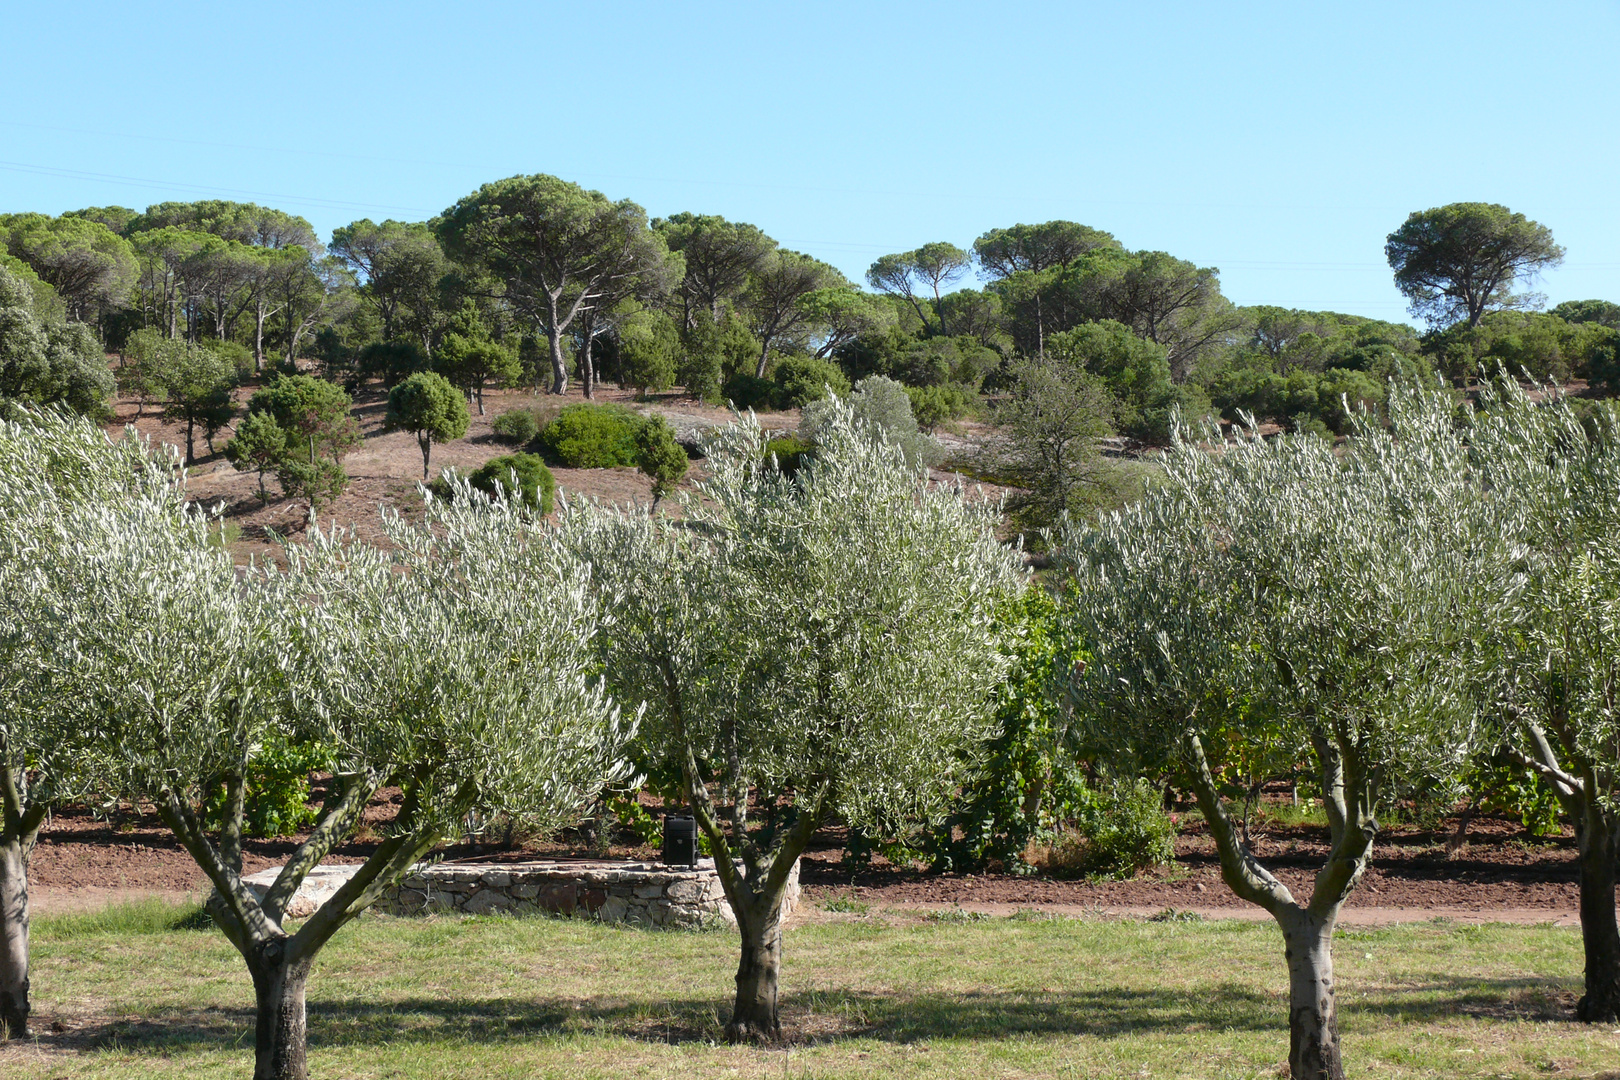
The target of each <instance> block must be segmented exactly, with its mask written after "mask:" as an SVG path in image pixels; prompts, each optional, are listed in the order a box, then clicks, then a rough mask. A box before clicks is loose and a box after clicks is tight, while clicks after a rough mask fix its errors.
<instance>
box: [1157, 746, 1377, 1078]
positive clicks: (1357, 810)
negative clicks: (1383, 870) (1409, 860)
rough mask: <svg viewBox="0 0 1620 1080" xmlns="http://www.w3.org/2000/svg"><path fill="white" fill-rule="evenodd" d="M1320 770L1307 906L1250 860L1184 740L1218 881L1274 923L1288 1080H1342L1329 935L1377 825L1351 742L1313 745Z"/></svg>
mask: <svg viewBox="0 0 1620 1080" xmlns="http://www.w3.org/2000/svg"><path fill="white" fill-rule="evenodd" d="M1312 741H1313V744H1314V747H1315V750H1316V754H1317V758H1318V760H1319V761H1320V762H1321V765H1322V802H1323V804H1324V806H1325V808H1326V810H1327V818H1328V831H1329V833H1330V836H1331V840H1332V848H1331V850H1330V851H1329V854H1328V859H1327V863H1326V864H1325V865H1324V866H1323V867H1322V869H1321V870H1320V871H1318V872H1317V875H1316V881H1315V883H1314V884H1313V887H1312V889H1311V899H1310V902H1309V903H1308V904H1301V903H1299V902H1298V901H1296V900H1295V899H1294V896H1293V894H1292V893H1291V892H1290V891H1289V890H1288V887H1287V886H1286V885H1284V884H1283V883H1282V882H1281V881H1279V880H1277V878H1276V877H1274V876H1273V875H1272V874H1271V872H1270V871H1268V870H1267V869H1266V868H1265V867H1264V866H1262V865H1260V862H1259V861H1258V860H1257V859H1255V858H1254V856H1253V855H1252V854H1251V853H1250V852H1249V849H1248V848H1247V846H1246V845H1244V844H1243V842H1242V840H1241V839H1240V837H1239V834H1238V830H1237V828H1236V826H1235V825H1234V824H1233V823H1232V820H1231V818H1230V817H1228V816H1227V813H1226V808H1225V807H1224V806H1223V805H1222V803H1221V798H1220V791H1219V789H1218V788H1217V787H1216V784H1215V779H1214V776H1213V775H1212V774H1211V772H1210V769H1209V762H1208V761H1207V759H1206V758H1205V756H1204V748H1203V744H1202V742H1201V741H1200V740H1199V738H1198V736H1197V735H1196V734H1194V733H1191V732H1189V733H1188V734H1187V736H1186V740H1185V746H1184V749H1185V758H1186V763H1187V770H1186V772H1187V778H1188V780H1189V781H1190V786H1191V788H1192V790H1193V792H1194V794H1195V795H1196V797H1197V799H1198V808H1199V810H1200V812H1201V813H1202V814H1203V816H1204V820H1205V821H1206V822H1208V824H1209V829H1210V833H1211V835H1212V836H1213V837H1214V839H1215V848H1216V851H1217V852H1218V853H1219V855H1220V860H1221V877H1222V879H1223V880H1225V882H1226V883H1227V885H1228V886H1229V887H1230V888H1231V890H1232V891H1233V892H1234V893H1235V894H1237V895H1238V896H1239V897H1241V898H1243V899H1244V900H1247V901H1249V902H1250V903H1252V904H1255V905H1257V906H1259V907H1261V908H1263V909H1265V910H1266V911H1267V912H1269V913H1270V914H1271V917H1272V918H1273V919H1275V920H1277V925H1278V927H1279V928H1280V929H1281V930H1282V934H1283V954H1284V956H1285V957H1286V958H1287V961H1288V987H1289V1004H1288V1067H1289V1070H1290V1075H1292V1076H1293V1077H1294V1080H1307V1078H1308V1080H1343V1077H1344V1059H1343V1056H1342V1054H1341V1052H1340V1048H1339V1020H1338V1005H1337V1001H1336V996H1335V987H1334V978H1333V929H1334V926H1335V925H1336V923H1337V922H1338V917H1339V908H1340V907H1341V906H1342V905H1343V903H1344V900H1345V898H1346V897H1347V896H1349V895H1350V893H1351V891H1352V890H1353V889H1354V888H1355V887H1356V883H1357V882H1358V881H1359V880H1360V879H1361V873H1362V871H1363V870H1364V869H1365V868H1366V865H1367V857H1368V854H1369V853H1370V852H1371V850H1372V843H1373V838H1374V837H1375V836H1376V835H1377V832H1378V822H1377V820H1376V819H1375V818H1374V817H1373V814H1372V805H1373V794H1374V790H1375V781H1374V778H1373V777H1372V776H1371V775H1370V774H1369V772H1368V770H1366V769H1364V768H1362V766H1361V762H1360V761H1359V759H1358V758H1357V757H1356V755H1355V752H1354V747H1353V746H1352V745H1349V740H1340V739H1331V740H1330V739H1329V738H1327V737H1326V736H1320V737H1317V738H1315V739H1313V740H1312Z"/></svg>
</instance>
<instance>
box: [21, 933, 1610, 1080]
mask: <svg viewBox="0 0 1620 1080" xmlns="http://www.w3.org/2000/svg"><path fill="white" fill-rule="evenodd" d="M184 916H185V913H184V912H177V911H176V910H175V909H172V908H164V907H163V906H162V905H155V904H152V905H145V906H143V907H142V908H140V909H125V910H123V911H115V912H111V913H106V914H103V915H100V916H95V917H88V916H72V917H63V918H59V919H50V918H44V919H40V920H39V921H38V926H37V931H36V949H35V951H36V974H35V980H34V985H35V987H36V993H37V995H38V996H37V1005H36V1019H37V1021H38V1022H37V1024H36V1031H37V1035H36V1037H35V1038H34V1039H32V1040H30V1041H28V1042H24V1043H14V1044H11V1045H9V1046H7V1047H4V1048H0V1075H4V1076H6V1077H8V1078H10V1077H19V1078H36V1077H37V1078H41V1080H44V1078H56V1077H63V1078H71V1080H78V1078H85V1077H120V1078H122V1077H135V1078H141V1077H176V1078H181V1077H183V1078H185V1080H206V1078H211V1077H226V1076H239V1075H242V1073H243V1071H244V1070H245V1069H246V1068H247V1066H248V1062H249V1061H250V1058H251V1042H252V1033H251V1023H252V1008H251V1005H252V999H251V993H250V987H249V984H248V979H247V975H246V972H245V970H244V969H243V967H242V965H241V962H240V960H239V959H238V958H237V957H236V955H235V953H234V952H233V951H232V950H231V948H230V947H229V946H228V945H227V944H226V943H225V941H224V939H223V938H222V937H221V936H220V935H219V934H218V933H217V932H214V931H212V930H192V929H178V928H176V926H177V925H193V924H194V923H189V922H187V920H186V919H185V918H184ZM734 950H735V942H734V941H733V938H732V935H731V934H730V933H727V932H704V933H690V932H664V933H660V932H645V931H635V930H627V929H622V928H615V927H605V926H598V925H595V924H589V923H582V922H567V921H557V920H546V919H527V920H524V919H509V918H438V919H428V920H405V919H391V918H384V917H368V918H366V919H363V920H361V922H359V923H358V924H356V925H355V926H353V927H351V928H350V929H349V930H347V931H345V932H344V933H343V934H342V935H340V936H339V938H338V939H337V940H336V941H334V942H333V943H332V945H331V946H330V947H329V949H328V951H327V953H326V954H324V955H323V958H322V960H321V962H320V965H319V968H318V970H317V971H316V973H315V975H314V977H313V978H312V980H311V983H310V1003H309V1004H310V1045H311V1055H310V1062H311V1068H312V1073H313V1075H315V1076H317V1077H345V1078H350V1077H352V1078H373V1077H375V1078H382V1077H391V1076H401V1077H404V1076H409V1077H415V1076H429V1075H431V1076H446V1077H525V1078H527V1077H534V1076H542V1077H544V1076H558V1077H562V1076H568V1077H620V1076H649V1077H652V1076H658V1077H710V1076H716V1075H734V1076H739V1077H761V1078H765V1077H781V1076H784V1075H785V1076H789V1077H795V1078H797V1077H879V1076H883V1077H888V1076H901V1077H919V1078H921V1077H957V1076H964V1075H973V1076H982V1077H1067V1076H1073V1077H1088V1078H1089V1077H1121V1078H1123V1077H1138V1076H1143V1075H1147V1076H1170V1077H1188V1078H1194V1077H1196V1078H1201V1080H1202V1078H1218V1077H1231V1078H1236V1077H1244V1078H1252V1077H1257V1076H1265V1077H1271V1076H1275V1075H1277V1068H1278V1065H1279V1063H1280V1062H1281V1061H1282V1060H1283V1057H1284V1055H1285V1050H1286V1042H1287V1031H1286V1027H1285V1023H1284V1021H1285V1015H1284V1012H1285V1008H1286V1004H1285V996H1284V983H1283V980H1282V956H1281V943H1280V940H1279V939H1278V937H1277V935H1276V933H1275V931H1274V930H1272V929H1271V928H1270V927H1269V926H1265V925H1263V924H1252V923H1240V922H1237V921H1211V922H1205V923H1183V922H1162V923H1151V922H1146V921H1142V922H1133V921H1113V920H1095V919H1052V918H1049V917H1045V916H1044V915H1042V914H1041V913H1039V912H1034V913H1031V914H1022V913H1021V914H1020V915H1019V916H1016V917H1013V918H996V919H989V920H974V921H962V922H958V921H953V920H940V919H934V920H922V919H901V918H895V917H891V916H889V915H888V914H886V913H885V912H882V911H873V912H871V913H869V914H865V915H863V916H862V917H858V918H842V919H833V920H827V921H820V922H806V923H799V924H796V925H793V926H790V928H789V930H788V935H787V946H786V951H785V963H784V969H783V992H784V995H783V1006H784V1009H783V1011H784V1020H785V1022H786V1026H787V1028H788V1030H789V1031H790V1033H791V1041H790V1044H789V1045H788V1046H787V1047H786V1048H784V1049H777V1050H757V1049H751V1048H734V1047H727V1046H724V1045H721V1044H719V1043H718V1039H719V1036H720V1031H721V1028H722V1026H723V1023H724V1020H725V1017H726V1014H727V1012H728V1010H729V995H728V993H727V991H728V989H729V987H730V984H731V975H732V972H733V969H734V965H735V952H734ZM1337 951H1338V968H1339V977H1340V983H1339V985H1340V992H1341V995H1342V996H1341V1008H1342V1013H1343V1028H1344V1037H1345V1045H1346V1048H1347V1064H1348V1065H1349V1066H1350V1067H1351V1069H1352V1070H1353V1071H1354V1072H1355V1073H1357V1074H1359V1075H1373V1076H1381V1077H1419V1076H1423V1077H1429V1076H1479V1075H1486V1076H1498V1075H1505V1076H1513V1077H1521V1076H1523V1077H1529V1076H1547V1075H1559V1076H1587V1077H1591V1076H1600V1075H1603V1074H1604V1070H1605V1069H1612V1064H1611V1063H1612V1062H1614V1061H1615V1060H1616V1059H1617V1058H1620V1033H1616V1032H1615V1031H1614V1030H1612V1029H1610V1028H1590V1027H1586V1026H1584V1025H1578V1024H1574V1023H1570V1022H1569V1021H1568V1020H1567V1019H1566V1018H1567V1017H1568V1015H1569V1006H1570V1003H1571V1002H1572V1000H1573V995H1574V994H1575V993H1576V992H1577V991H1578V976H1579V969H1580V939H1579V935H1578V934H1577V933H1575V932H1574V931H1571V930H1568V929H1557V928H1554V927H1550V926H1531V927H1525V926H1484V927H1476V926H1456V925H1448V924H1424V925H1419V926H1404V927H1390V928H1378V929H1368V930H1352V931H1348V932H1346V933H1344V934H1342V935H1341V939H1340V944H1339V948H1338V950H1337ZM53 1025H56V1026H58V1027H59V1028H60V1030H52V1027H53Z"/></svg>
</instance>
